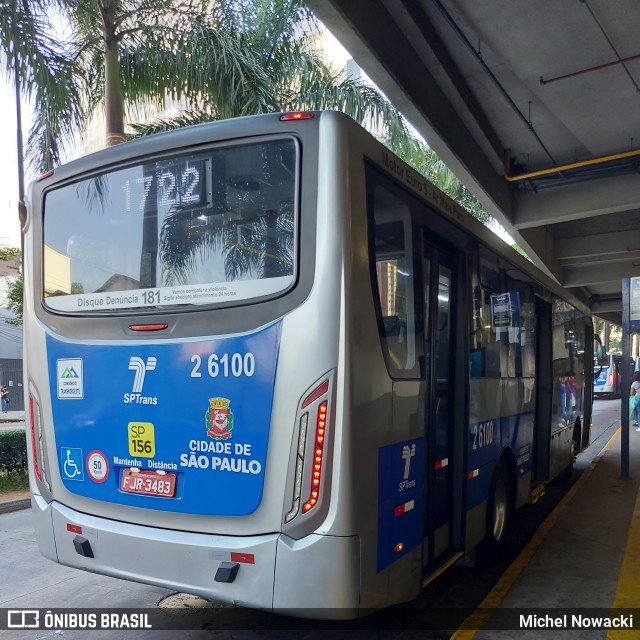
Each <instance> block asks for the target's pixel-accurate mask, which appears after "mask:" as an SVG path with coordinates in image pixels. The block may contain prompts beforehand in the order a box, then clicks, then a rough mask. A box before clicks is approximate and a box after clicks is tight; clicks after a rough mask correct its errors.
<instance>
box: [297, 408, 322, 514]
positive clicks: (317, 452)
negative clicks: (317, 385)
mask: <svg viewBox="0 0 640 640" xmlns="http://www.w3.org/2000/svg"><path fill="white" fill-rule="evenodd" d="M326 427H327V401H326V400H325V401H324V402H323V403H322V404H321V405H320V406H319V407H318V417H317V419H316V439H315V449H314V452H313V470H312V474H311V493H310V494H309V499H308V500H307V501H306V502H305V503H304V506H303V507H302V511H303V512H304V513H307V511H310V510H311V509H313V507H315V506H316V504H317V503H318V500H319V499H320V479H321V478H322V463H323V459H324V440H325V430H326Z"/></svg>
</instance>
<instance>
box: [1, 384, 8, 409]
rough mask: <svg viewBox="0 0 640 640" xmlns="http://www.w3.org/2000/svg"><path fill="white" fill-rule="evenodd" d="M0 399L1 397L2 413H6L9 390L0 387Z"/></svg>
mask: <svg viewBox="0 0 640 640" xmlns="http://www.w3.org/2000/svg"><path fill="white" fill-rule="evenodd" d="M0 397H2V413H7V411H8V410H9V389H7V387H5V386H2V387H0Z"/></svg>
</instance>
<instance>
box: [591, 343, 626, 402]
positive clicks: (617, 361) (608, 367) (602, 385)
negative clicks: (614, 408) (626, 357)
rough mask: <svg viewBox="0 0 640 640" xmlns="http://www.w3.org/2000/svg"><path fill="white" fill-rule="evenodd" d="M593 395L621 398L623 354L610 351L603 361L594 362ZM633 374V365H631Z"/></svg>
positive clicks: (595, 360)
mask: <svg viewBox="0 0 640 640" xmlns="http://www.w3.org/2000/svg"><path fill="white" fill-rule="evenodd" d="M593 369H594V371H593V376H594V377H593V393H594V394H595V397H599V396H600V397H601V396H604V395H607V396H613V397H619V396H620V383H621V382H622V352H619V353H617V352H613V351H610V352H609V353H607V354H606V355H605V356H604V358H602V360H601V361H599V360H598V358H595V357H594V361H593ZM631 372H632V374H633V363H631Z"/></svg>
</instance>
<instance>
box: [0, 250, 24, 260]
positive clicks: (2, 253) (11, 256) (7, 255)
mask: <svg viewBox="0 0 640 640" xmlns="http://www.w3.org/2000/svg"><path fill="white" fill-rule="evenodd" d="M19 256H20V249H16V248H15V247H7V248H6V249H3V248H1V247H0V260H2V261H3V262H8V261H9V260H15V259H16V258H18V257H19Z"/></svg>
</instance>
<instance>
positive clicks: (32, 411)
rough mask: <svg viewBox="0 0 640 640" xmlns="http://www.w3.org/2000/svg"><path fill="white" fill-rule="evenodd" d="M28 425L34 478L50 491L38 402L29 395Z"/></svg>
mask: <svg viewBox="0 0 640 640" xmlns="http://www.w3.org/2000/svg"><path fill="white" fill-rule="evenodd" d="M29 425H30V427H31V450H32V453H33V472H34V473H35V474H36V478H38V480H40V482H42V484H44V486H45V487H46V488H47V489H48V490H49V491H51V485H50V484H49V479H48V478H47V473H46V471H47V470H46V462H45V461H46V457H45V454H44V434H43V432H42V411H41V410H40V405H39V404H38V401H37V400H36V399H35V398H34V397H33V396H32V395H31V394H30V395H29Z"/></svg>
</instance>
